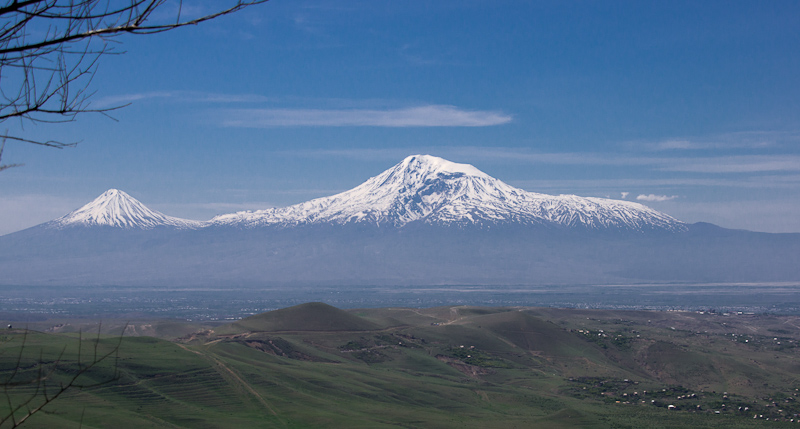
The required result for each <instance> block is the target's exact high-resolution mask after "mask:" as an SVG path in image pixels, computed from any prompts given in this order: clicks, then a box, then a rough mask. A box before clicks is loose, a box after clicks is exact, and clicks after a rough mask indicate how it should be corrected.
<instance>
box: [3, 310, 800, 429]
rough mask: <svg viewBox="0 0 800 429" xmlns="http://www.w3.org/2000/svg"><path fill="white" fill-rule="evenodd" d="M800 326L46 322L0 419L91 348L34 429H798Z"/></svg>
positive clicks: (555, 314)
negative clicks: (93, 332) (82, 330)
mask: <svg viewBox="0 0 800 429" xmlns="http://www.w3.org/2000/svg"><path fill="white" fill-rule="evenodd" d="M798 326H800V318H798V317H794V316H768V315H747V314H716V313H705V314H700V313H688V312H626V311H607V310H564V309H551V308H481V307H439V308H431V309H407V308H384V309H364V310H352V311H343V310H339V309H336V308H333V307H330V306H327V305H325V304H320V303H310V304H303V305H300V306H296V307H291V308H287V309H283V310H277V311H273V312H270V313H264V314H260V315H256V316H252V317H250V318H247V319H243V320H240V321H237V322H235V323H232V324H228V325H218V326H199V325H190V324H184V323H178V322H174V321H146V322H136V323H131V324H130V325H128V326H127V327H124V326H120V325H105V326H104V327H102V328H101V329H100V332H101V334H100V335H99V336H97V335H87V334H82V335H79V334H77V332H78V330H79V328H81V327H83V328H94V329H96V327H90V326H88V325H87V324H86V323H85V322H84V323H83V324H82V325H81V324H80V323H78V322H75V321H57V323H54V324H50V326H48V323H44V322H43V323H41V324H40V325H36V326H31V329H38V330H40V331H47V330H50V331H55V332H57V333H53V332H39V331H34V330H17V329H9V330H6V331H4V332H2V334H1V335H0V381H2V382H4V387H5V388H4V398H3V400H2V401H0V404H2V405H0V412H2V413H3V415H8V413H9V409H10V407H16V405H17V404H20V403H23V402H24V401H26V400H28V399H30V400H31V401H30V403H29V407H36V406H38V404H41V403H42V401H43V400H44V396H43V392H42V390H41V389H40V390H39V391H36V390H35V389H34V386H36V385H38V383H35V380H37V379H40V378H43V377H42V374H45V375H46V376H47V377H46V378H47V380H46V381H45V382H44V383H45V384H46V385H47V386H48V389H49V392H51V393H52V392H56V391H58V386H59V383H65V382H68V381H69V380H71V379H72V378H74V377H75V375H76V374H78V371H80V370H81V368H85V367H86V365H87V364H88V363H89V362H92V361H93V360H96V358H95V354H94V351H95V349H96V350H97V352H98V355H99V356H102V355H103V354H105V353H111V354H110V355H109V357H108V358H106V359H104V360H102V362H100V363H99V364H97V365H95V366H93V367H91V368H89V369H88V370H86V372H85V373H83V374H82V375H80V376H79V377H78V378H77V379H76V384H77V385H80V386H84V387H80V386H76V387H73V388H70V389H68V390H67V391H65V393H64V394H63V395H61V396H60V397H58V398H57V399H55V400H53V401H52V402H51V403H49V404H47V405H46V406H45V407H44V408H43V409H42V410H41V411H40V412H37V413H36V414H35V415H33V416H32V417H31V418H30V419H29V420H27V421H26V422H25V423H24V426H27V427H115V428H120V429H121V428H126V427H131V428H134V427H135V428H140V427H192V428H206V427H207V428H214V427H237V428H239V427H286V428H303V427H348V428H352V427H355V428H358V427H363V428H375V427H398V426H399V427H426V428H436V427H441V428H449V427H464V428H472V427H474V428H479V427H480V428H492V427H498V428H500V427H502V428H513V427H520V428H528V427H547V428H559V427H564V428H568V427H597V428H628V427H629V428H640V427H665V428H667V427H676V428H677V427H689V426H694V427H719V428H723V427H725V428H729V427H760V426H764V427H775V426H776V425H778V426H783V425H786V426H794V425H798V427H800V422H798V414H800V406H798V405H797V403H796V400H797V396H798V394H800V391H798V388H800V377H799V375H800V355H798V348H797V346H798V341H799V340H800V328H798ZM123 329H124V331H125V333H126V335H125V336H124V337H122V339H121V342H120V336H119V333H120V332H122V331H123ZM79 356H80V359H79ZM42 370H43V371H42ZM26 409H27V408H26V407H23V408H22V409H20V410H18V411H17V414H16V415H17V416H22V415H24V414H25V413H26ZM754 417H755V418H754ZM5 424H6V425H10V422H6V423H5Z"/></svg>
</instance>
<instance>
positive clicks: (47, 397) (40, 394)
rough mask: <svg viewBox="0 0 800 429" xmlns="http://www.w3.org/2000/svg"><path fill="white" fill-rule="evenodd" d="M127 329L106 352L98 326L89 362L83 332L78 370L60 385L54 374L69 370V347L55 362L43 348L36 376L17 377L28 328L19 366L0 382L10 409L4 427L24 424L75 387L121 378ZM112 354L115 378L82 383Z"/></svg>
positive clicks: (25, 337)
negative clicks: (121, 356)
mask: <svg viewBox="0 0 800 429" xmlns="http://www.w3.org/2000/svg"><path fill="white" fill-rule="evenodd" d="M126 328H127V325H125V328H123V330H122V333H121V334H120V336H119V337H118V340H117V343H116V344H115V345H114V347H112V348H111V350H109V351H108V352H105V353H104V352H101V351H99V349H98V348H99V345H100V339H101V335H100V332H101V327H98V329H97V336H96V337H95V338H94V341H93V343H94V344H93V347H92V353H91V359H90V360H89V361H86V362H84V360H85V357H84V356H82V346H83V334H82V332H79V334H78V352H77V358H76V360H75V365H76V366H77V371H74V372H72V373H71V375H70V376H69V377H68V378H67V380H66V382H60V383H58V384H57V385H55V383H54V380H53V379H54V378H55V377H54V376H55V375H56V373H57V372H58V371H59V370H64V369H66V368H65V367H66V366H68V364H65V363H62V362H65V361H66V360H65V353H66V347H64V348H62V349H61V351H60V352H59V354H58V356H57V357H56V359H55V361H54V362H52V363H48V362H47V361H46V359H45V357H44V352H43V351H41V352H40V354H39V359H38V362H37V363H36V364H35V365H36V375H35V376H34V377H33V378H32V379H21V380H18V379H17V378H18V377H19V373H20V370H21V369H22V368H23V355H24V354H25V351H26V350H28V348H29V346H28V344H27V341H28V330H27V329H25V331H24V332H23V336H22V344H21V346H20V350H19V353H18V355H17V358H16V365H15V367H14V369H13V370H12V371H11V373H10V374H9V375H8V376H7V377H6V378H5V379H4V380H3V381H2V382H0V385H2V389H3V396H5V402H6V405H7V407H8V411H6V413H5V415H2V416H0V427H2V426H3V425H4V424H6V423H9V424H10V425H11V426H10V427H12V428H15V427H17V426H19V425H21V424H22V423H24V422H25V421H26V420H28V419H29V418H30V417H31V416H33V415H34V414H36V413H38V412H40V411H41V410H42V409H43V408H44V407H45V406H47V405H48V404H50V403H52V402H53V401H55V400H56V399H58V398H59V397H60V396H62V395H63V394H65V393H67V392H68V391H71V390H73V389H90V388H93V387H98V386H103V385H106V384H108V383H111V382H113V381H115V380H118V379H119V367H118V362H119V349H120V346H121V345H122V338H123V334H124V333H125V329H126ZM111 357H113V358H114V374H113V376H112V377H110V378H107V379H104V380H100V381H98V382H94V383H89V384H83V383H81V380H82V379H83V378H84V376H85V375H86V374H87V373H88V372H90V371H91V370H92V369H94V368H96V367H97V366H98V365H100V364H101V363H103V362H104V361H106V360H108V359H110V358H111ZM31 388H32V389H33V390H32V391H30V390H31ZM23 389H24V390H23ZM17 390H22V392H23V393H22V396H23V398H22V399H21V400H19V402H18V403H15V399H14V398H19V396H20V394H19V393H16V391H17ZM20 414H21V415H20ZM82 419H83V416H81V420H82Z"/></svg>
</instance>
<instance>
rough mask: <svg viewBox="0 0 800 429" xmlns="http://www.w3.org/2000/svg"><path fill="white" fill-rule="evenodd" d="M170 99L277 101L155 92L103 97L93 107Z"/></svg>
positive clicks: (206, 101) (245, 97)
mask: <svg viewBox="0 0 800 429" xmlns="http://www.w3.org/2000/svg"><path fill="white" fill-rule="evenodd" d="M159 98H160V99H168V100H170V101H173V102H180V103H220V104H226V103H267V102H273V101H275V99H274V98H270V97H264V96H262V95H252V94H219V93H203V92H192V91H153V92H142V93H135V94H122V95H116V96H109V97H103V98H101V99H99V100H97V101H95V102H94V103H93V104H92V106H93V107H96V108H100V109H103V108H108V107H115V106H123V105H127V104H130V103H133V102H134V101H141V100H153V99H159Z"/></svg>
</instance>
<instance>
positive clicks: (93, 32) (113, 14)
mask: <svg viewBox="0 0 800 429" xmlns="http://www.w3.org/2000/svg"><path fill="white" fill-rule="evenodd" d="M267 1H268V0H219V3H218V5H221V6H220V9H219V10H217V11H214V12H211V13H207V14H205V15H202V16H200V17H195V18H186V19H184V10H183V1H182V0H24V1H19V0H0V2H2V3H4V4H0V122H3V121H6V120H9V119H16V120H19V121H21V122H20V123H21V124H24V123H58V122H70V121H73V120H75V118H76V116H78V115H80V114H83V113H100V114H104V115H106V116H108V114H109V113H110V112H111V111H113V110H115V109H118V108H120V107H123V106H114V107H109V108H101V109H93V108H91V106H90V99H91V97H92V95H93V94H94V93H93V92H91V91H89V87H90V84H91V81H92V78H93V76H94V75H95V73H96V72H97V65H98V62H99V60H100V58H101V57H103V56H105V55H110V54H116V53H119V52H117V51H114V49H113V46H112V45H111V44H112V43H119V37H120V36H122V35H125V34H134V35H141V34H155V33H162V32H165V31H170V30H174V29H176V28H181V27H186V26H190V25H197V24H200V23H203V22H206V21H209V20H212V19H215V18H219V17H221V16H225V15H229V14H232V13H235V12H238V11H241V10H243V9H245V8H247V7H250V6H253V5H257V4H261V3H265V2H267ZM170 9H172V12H169V10H170ZM159 11H160V12H164V13H158V14H157V13H156V12H159ZM168 12H169V13H168ZM0 138H3V139H9V140H12V141H18V142H24V143H32V144H37V145H42V146H47V147H57V148H63V147H71V146H74V145H75V144H76V143H63V142H56V141H52V140H47V141H39V140H37V139H35V138H30V137H25V136H20V135H16V136H12V135H8V133H6V135H0ZM9 167H10V166H6V167H5V168H9ZM2 169H3V168H2V167H0V171H1V170H2Z"/></svg>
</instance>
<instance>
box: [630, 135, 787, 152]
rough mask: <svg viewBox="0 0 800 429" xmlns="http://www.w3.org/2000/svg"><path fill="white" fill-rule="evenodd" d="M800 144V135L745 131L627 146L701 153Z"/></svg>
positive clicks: (637, 142) (645, 142)
mask: <svg viewBox="0 0 800 429" xmlns="http://www.w3.org/2000/svg"><path fill="white" fill-rule="evenodd" d="M797 142H800V133H796V132H783V131H744V132H737V133H725V134H717V135H711V136H701V137H680V138H670V139H664V140H658V141H633V142H628V143H626V144H625V146H628V147H630V148H634V149H644V150H650V151H687V150H693V151H699V150H732V149H764V148H771V147H780V146H785V145H787V144H792V143H797Z"/></svg>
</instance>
